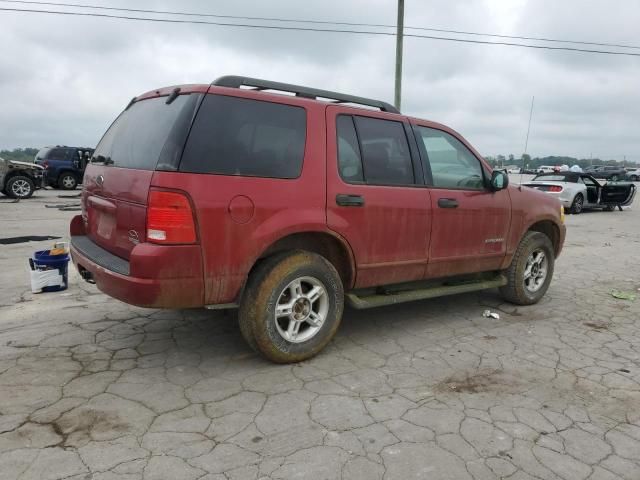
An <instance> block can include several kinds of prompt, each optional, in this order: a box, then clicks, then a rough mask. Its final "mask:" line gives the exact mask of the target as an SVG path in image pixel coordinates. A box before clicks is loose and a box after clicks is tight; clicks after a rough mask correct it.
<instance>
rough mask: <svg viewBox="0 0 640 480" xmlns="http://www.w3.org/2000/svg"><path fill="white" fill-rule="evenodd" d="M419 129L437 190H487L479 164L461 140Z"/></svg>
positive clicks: (433, 131) (426, 129) (436, 131)
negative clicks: (438, 188) (439, 188)
mask: <svg viewBox="0 0 640 480" xmlns="http://www.w3.org/2000/svg"><path fill="white" fill-rule="evenodd" d="M416 130H417V132H418V133H419V135H420V138H421V139H422V142H423V145H424V148H425V150H426V153H427V158H428V162H429V166H430V167H431V175H432V177H433V185H434V186H435V187H441V188H454V189H455V188H462V189H472V190H482V189H484V180H483V174H482V167H481V166H480V161H479V160H478V159H477V158H476V157H475V156H474V155H473V154H472V153H471V152H470V151H469V149H468V148H467V147H465V146H464V145H463V144H462V142H460V140H458V139H457V138H455V137H454V136H453V135H449V134H448V133H446V132H443V131H441V130H435V129H433V128H427V127H417V128H416Z"/></svg>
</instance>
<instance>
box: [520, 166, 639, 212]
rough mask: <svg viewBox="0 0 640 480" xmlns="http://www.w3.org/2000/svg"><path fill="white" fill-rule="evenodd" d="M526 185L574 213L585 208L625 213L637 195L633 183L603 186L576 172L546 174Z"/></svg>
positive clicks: (590, 177) (584, 174) (589, 176)
mask: <svg viewBox="0 0 640 480" xmlns="http://www.w3.org/2000/svg"><path fill="white" fill-rule="evenodd" d="M523 185H524V186H525V187H530V188H535V189H536V190H540V191H542V192H547V193H548V194H550V195H553V196H554V197H556V198H557V199H558V200H560V203H562V205H563V206H564V208H565V209H566V210H568V211H569V212H571V213H575V214H578V213H580V212H582V210H584V209H586V208H589V209H591V208H601V209H604V210H607V211H613V210H614V209H615V207H618V208H619V209H620V210H622V207H624V206H627V205H631V203H632V202H633V198H634V196H635V194H636V186H635V185H634V184H633V183H605V184H604V185H603V184H600V183H598V181H597V180H596V179H595V178H593V177H592V176H591V175H589V174H588V173H576V172H555V173H544V174H541V175H537V176H536V177H535V178H534V179H533V180H531V181H530V182H527V183H523Z"/></svg>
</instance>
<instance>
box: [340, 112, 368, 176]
mask: <svg viewBox="0 0 640 480" xmlns="http://www.w3.org/2000/svg"><path fill="white" fill-rule="evenodd" d="M336 129H337V134H338V169H339V170H340V176H341V177H342V179H343V180H345V181H346V182H363V181H364V176H363V173H362V160H361V158H360V147H359V146H358V137H357V135H356V129H355V127H354V125H353V118H352V117H351V116H347V115H339V116H338V118H337V119H336Z"/></svg>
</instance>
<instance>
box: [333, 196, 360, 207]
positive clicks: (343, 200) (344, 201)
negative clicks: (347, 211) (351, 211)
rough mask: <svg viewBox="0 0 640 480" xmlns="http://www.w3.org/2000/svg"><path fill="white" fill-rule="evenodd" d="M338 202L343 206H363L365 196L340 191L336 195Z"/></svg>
mask: <svg viewBox="0 0 640 480" xmlns="http://www.w3.org/2000/svg"><path fill="white" fill-rule="evenodd" d="M336 203H337V204H338V205H340V206H341V207H363V206H364V198H363V197H362V196H361V195H346V194H344V193H339V194H338V195H336Z"/></svg>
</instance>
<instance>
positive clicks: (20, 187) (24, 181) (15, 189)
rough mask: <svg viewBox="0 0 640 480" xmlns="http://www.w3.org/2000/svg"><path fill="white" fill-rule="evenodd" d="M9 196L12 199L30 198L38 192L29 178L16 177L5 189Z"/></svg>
mask: <svg viewBox="0 0 640 480" xmlns="http://www.w3.org/2000/svg"><path fill="white" fill-rule="evenodd" d="M5 190H6V192H7V196H9V197H11V198H19V199H23V198H29V197H31V195H33V192H35V191H36V186H35V184H34V183H33V180H31V179H30V178H29V177H25V176H24V175H16V176H14V177H11V178H10V179H9V180H7V185H6V187H5Z"/></svg>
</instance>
